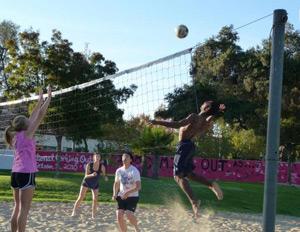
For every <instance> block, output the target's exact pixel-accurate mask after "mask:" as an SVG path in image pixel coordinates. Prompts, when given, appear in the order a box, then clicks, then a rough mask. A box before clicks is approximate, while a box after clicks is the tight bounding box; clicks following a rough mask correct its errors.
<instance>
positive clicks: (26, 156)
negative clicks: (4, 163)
mask: <svg viewBox="0 0 300 232" xmlns="http://www.w3.org/2000/svg"><path fill="white" fill-rule="evenodd" d="M14 148H15V154H14V161H13V166H12V172H23V173H33V172H37V171H38V169H37V164H36V151H35V140H34V139H30V138H27V137H26V135H25V131H21V132H17V134H16V135H15V145H14Z"/></svg>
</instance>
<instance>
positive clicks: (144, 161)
mask: <svg viewBox="0 0 300 232" xmlns="http://www.w3.org/2000/svg"><path fill="white" fill-rule="evenodd" d="M146 161H147V159H146V155H143V156H142V176H143V177H147V176H148V170H147V162H146Z"/></svg>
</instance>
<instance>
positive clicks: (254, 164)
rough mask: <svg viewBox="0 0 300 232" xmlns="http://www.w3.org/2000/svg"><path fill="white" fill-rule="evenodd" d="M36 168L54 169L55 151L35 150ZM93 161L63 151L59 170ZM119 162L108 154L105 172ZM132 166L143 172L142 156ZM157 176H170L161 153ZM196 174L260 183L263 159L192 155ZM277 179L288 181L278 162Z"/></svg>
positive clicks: (296, 176) (299, 169) (299, 176)
mask: <svg viewBox="0 0 300 232" xmlns="http://www.w3.org/2000/svg"><path fill="white" fill-rule="evenodd" d="M145 159H146V169H147V175H148V176H152V172H153V162H154V157H153V156H147V157H146V158H145ZM37 161H38V168H39V170H43V171H54V170H56V168H55V167H56V152H44V151H39V152H37ZM91 161H92V153H77V152H62V153H61V156H60V169H59V170H60V171H66V172H83V171H84V167H85V165H86V164H87V163H89V162H91ZM121 165H122V158H121V155H112V156H110V157H109V160H108V165H107V173H110V174H114V172H115V170H116V169H117V168H118V167H120V166H121ZM134 165H135V166H136V167H137V168H138V169H139V170H140V171H142V158H141V157H140V156H135V158H134ZM158 165H159V176H163V177H172V176H173V157H171V156H161V157H160V159H159V160H158ZM194 165H195V167H196V168H195V173H197V174H200V175H203V176H205V177H207V178H209V179H216V180H223V181H239V182H263V181H264V174H265V164H264V161H260V160H221V159H203V158H194ZM291 170H292V172H291V183H292V184H296V185H300V163H294V164H292V168H291ZM278 182H279V183H287V182H288V164H287V163H286V162H279V164H278Z"/></svg>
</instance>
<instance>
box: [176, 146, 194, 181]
mask: <svg viewBox="0 0 300 232" xmlns="http://www.w3.org/2000/svg"><path fill="white" fill-rule="evenodd" d="M194 153H195V144H194V142H192V141H191V140H182V141H180V142H179V143H178V144H177V149H176V153H175V156H174V169H173V172H174V176H180V177H186V176H187V175H188V174H190V173H192V172H193V170H194V169H195V166H194V164H193V156H194Z"/></svg>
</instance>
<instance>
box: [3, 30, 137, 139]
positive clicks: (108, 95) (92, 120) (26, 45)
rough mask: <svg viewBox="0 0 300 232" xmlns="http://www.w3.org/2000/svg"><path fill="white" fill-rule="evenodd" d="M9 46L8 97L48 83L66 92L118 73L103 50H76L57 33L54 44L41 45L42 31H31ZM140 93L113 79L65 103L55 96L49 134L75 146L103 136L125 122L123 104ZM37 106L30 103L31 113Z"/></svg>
mask: <svg viewBox="0 0 300 232" xmlns="http://www.w3.org/2000/svg"><path fill="white" fill-rule="evenodd" d="M0 29H1V27H0ZM0 32H1V31H0ZM0 38H1V35H0ZM6 45H7V46H6V49H7V53H8V62H7V64H6V66H5V70H4V71H5V74H6V75H7V76H8V79H7V81H8V86H9V88H6V89H4V95H5V96H6V97H7V98H8V99H17V98H20V97H24V96H29V95H30V94H32V93H37V92H38V89H39V88H41V87H44V88H45V86H46V85H48V84H50V85H51V86H52V89H53V90H60V89H63V88H67V87H70V86H74V85H77V84H81V83H84V82H88V81H91V80H95V79H99V78H102V77H105V76H107V75H111V74H114V73H116V72H117V71H118V69H117V67H116V64H115V63H114V62H112V61H110V60H106V59H105V57H104V56H103V55H102V54H101V53H99V52H95V53H92V54H91V55H90V56H89V57H87V56H85V55H84V54H82V53H79V52H75V51H73V49H72V43H71V42H70V41H69V40H67V39H64V38H63V37H62V34H61V32H60V31H58V30H53V33H52V37H51V41H50V42H48V41H40V39H39V33H38V32H36V31H34V30H33V29H30V30H26V31H23V32H21V33H19V35H18V38H17V39H14V40H10V42H9V43H7V44H6ZM135 89H136V86H134V85H132V86H130V87H129V88H127V87H123V88H120V89H117V88H116V87H115V86H114V84H113V81H112V80H110V79H109V80H104V81H101V82H99V83H98V84H96V85H94V86H92V87H88V88H85V89H82V90H81V89H75V90H74V91H71V92H68V93H64V94H61V95H60V96H59V98H60V99H58V98H55V97H54V99H53V100H52V103H51V105H50V108H49V110H48V114H47V117H46V119H45V125H47V128H44V130H46V133H50V134H54V135H65V136H67V137H69V138H71V139H72V140H73V141H75V142H80V141H81V140H83V141H86V138H100V137H101V136H103V134H104V133H103V131H104V127H105V125H106V126H107V124H116V125H120V124H123V119H122V117H123V110H121V109H119V108H118V104H120V103H122V102H124V101H126V100H127V99H128V98H129V97H130V96H132V95H133V93H134V91H135ZM32 107H33V106H32V104H31V105H29V111H30V110H31V109H32Z"/></svg>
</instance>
